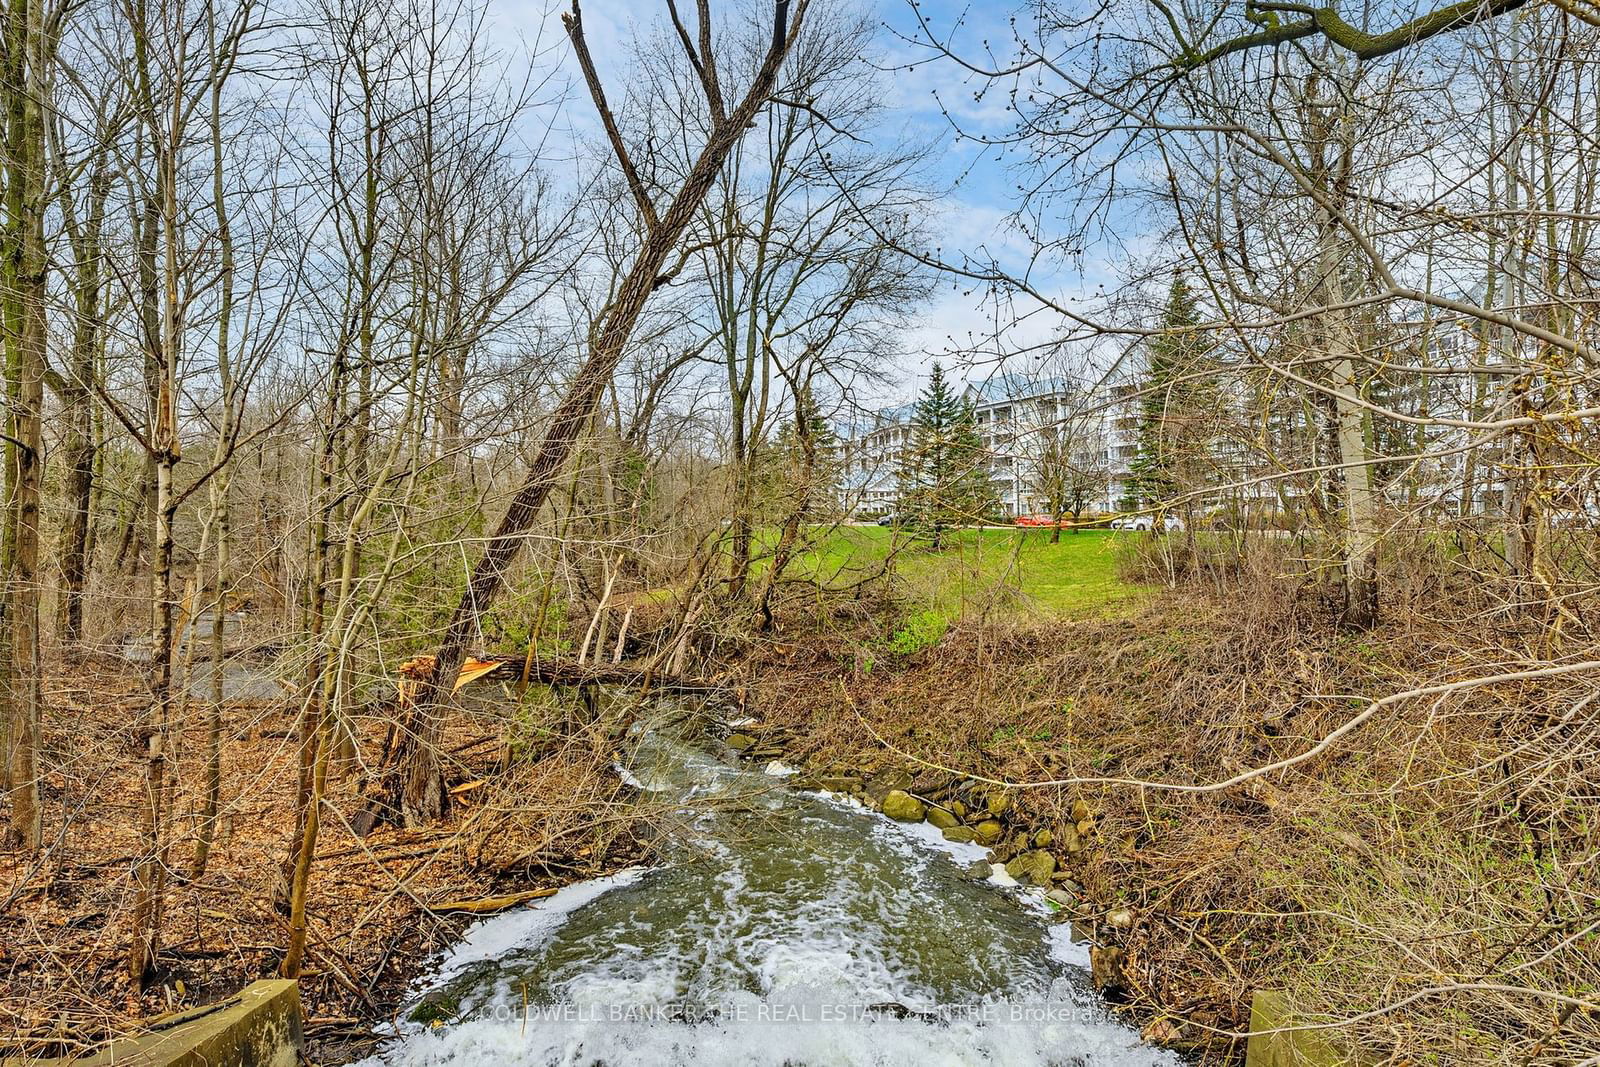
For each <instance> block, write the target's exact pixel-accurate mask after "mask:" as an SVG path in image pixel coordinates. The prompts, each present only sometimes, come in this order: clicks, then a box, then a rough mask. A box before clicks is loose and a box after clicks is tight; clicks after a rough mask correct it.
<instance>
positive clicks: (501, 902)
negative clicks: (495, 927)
mask: <svg viewBox="0 0 1600 1067" xmlns="http://www.w3.org/2000/svg"><path fill="white" fill-rule="evenodd" d="M555 893H556V891H555V890H554V889H530V890H528V891H527V892H526V893H512V894H510V895H509V896H503V897H483V898H482V899H479V900H452V901H449V902H447V903H444V904H429V905H428V910H429V911H436V912H446V911H461V912H467V913H468V914H471V915H492V914H494V913H495V912H497V911H505V910H506V909H507V908H514V907H516V906H517V905H519V904H526V903H528V901H530V900H538V899H540V898H541V897H549V896H554V895H555Z"/></svg>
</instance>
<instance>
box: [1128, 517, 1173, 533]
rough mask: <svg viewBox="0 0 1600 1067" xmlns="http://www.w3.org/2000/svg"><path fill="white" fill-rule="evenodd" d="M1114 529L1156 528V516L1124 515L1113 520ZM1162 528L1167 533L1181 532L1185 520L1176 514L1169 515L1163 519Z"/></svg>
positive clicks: (1144, 529)
mask: <svg viewBox="0 0 1600 1067" xmlns="http://www.w3.org/2000/svg"><path fill="white" fill-rule="evenodd" d="M1111 528H1112V529H1113V530H1139V531H1146V530H1154V529H1155V528H1156V517H1155V516H1154V515H1124V516H1123V517H1122V518H1120V519H1112V520H1111ZM1161 529H1162V530H1164V531H1165V532H1167V533H1179V532H1181V531H1182V530H1183V520H1182V519H1180V518H1178V516H1176V515H1168V516H1166V517H1165V518H1163V519H1161Z"/></svg>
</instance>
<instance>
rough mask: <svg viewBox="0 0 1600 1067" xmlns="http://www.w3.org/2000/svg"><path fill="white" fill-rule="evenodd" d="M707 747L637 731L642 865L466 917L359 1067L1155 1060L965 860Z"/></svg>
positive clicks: (1036, 913) (926, 829)
mask: <svg viewBox="0 0 1600 1067" xmlns="http://www.w3.org/2000/svg"><path fill="white" fill-rule="evenodd" d="M708 747H710V746H709V745H707V744H704V743H691V742H686V741H684V740H682V739H675V738H673V737H671V736H669V735H668V733H667V732H665V731H661V730H657V731H641V732H640V735H639V736H638V737H637V738H636V744H635V746H634V749H633V757H632V766H631V767H628V768H619V771H620V772H621V773H622V774H624V776H626V777H627V778H628V779H629V780H630V782H632V783H633V784H635V785H637V786H638V787H639V788H640V789H641V792H642V793H643V794H647V802H648V801H655V802H657V803H658V804H659V805H660V811H661V814H660V816H659V817H657V818H656V820H655V821H656V822H657V824H658V825H659V826H660V830H661V833H662V835H663V840H662V843H661V849H660V854H661V856H662V861H661V863H660V864H659V866H656V867H653V868H650V869H648V870H631V871H627V872H623V873H621V874H619V875H616V876H613V877H610V878H605V879H599V880H596V881H590V882H584V883H580V884H577V885H572V886H568V887H567V888H565V889H563V890H561V891H560V892H559V893H558V894H556V895H555V896H553V897H550V898H548V899H545V900H542V901H540V902H539V903H538V904H537V905H536V906H533V907H528V908H523V909H519V910H517V911H513V912H508V913H504V914H501V915H497V916H493V917H490V918H487V919H484V920H481V921H479V922H478V923H476V924H474V925H473V926H472V927H471V928H469V929H468V931H467V932H466V934H465V936H464V938H463V939H462V941H461V942H460V943H459V944H457V945H456V946H455V948H454V949H453V950H452V951H450V952H449V953H448V954H447V955H446V956H445V958H444V959H443V961H442V962H441V963H440V964H439V965H438V966H437V968H436V969H435V970H434V971H433V972H432V973H431V974H430V975H429V976H428V977H426V978H425V979H424V980H422V981H421V982H420V983H419V984H418V986H417V987H416V988H417V992H418V994H419V995H418V996H417V997H416V998H415V999H414V1000H413V1001H412V1003H411V1004H410V1005H408V1006H407V1008H406V1009H405V1010H403V1012H402V1014H401V1019H402V1020H403V1021H401V1022H400V1023H399V1024H398V1025H397V1026H396V1027H395V1028H394V1030H393V1032H392V1035H391V1038H390V1040H389V1041H387V1042H386V1043H385V1044H384V1045H383V1046H382V1047H380V1050H379V1051H378V1053H377V1054H376V1055H375V1056H373V1057H372V1058H371V1059H369V1060H367V1061H365V1063H366V1064H367V1065H368V1067H378V1065H389V1067H421V1065H447V1064H450V1065H481V1064H526V1065H545V1064H574V1065H578V1064H582V1065H592V1064H608V1065H616V1067H621V1065H630V1067H631V1065H644V1067H667V1065H675V1064H693V1065H696V1067H720V1065H734V1064H739V1065H750V1067H756V1065H772V1067H778V1065H795V1067H799V1065H811V1067H834V1065H841V1067H842V1065H867V1064H872V1065H884V1067H889V1065H905V1067H940V1065H967V1064H994V1065H1016V1067H1036V1065H1045V1064H1062V1065H1066V1064H1084V1065H1107V1067H1112V1065H1115V1067H1144V1065H1149V1067H1155V1065H1158V1064H1159V1065H1173V1064H1177V1063H1178V1062H1179V1061H1178V1059H1177V1057H1175V1056H1174V1055H1172V1054H1171V1053H1167V1052H1163V1051H1161V1050H1158V1049H1155V1048H1152V1047H1150V1046H1147V1045H1145V1044H1143V1043H1141V1042H1140V1040H1139V1037H1138V1035H1137V1033H1135V1032H1134V1031H1133V1030H1131V1029H1130V1028H1128V1027H1127V1026H1126V1025H1124V1024H1122V1023H1120V1022H1119V1021H1117V1020H1116V1019H1114V1018H1113V1017H1111V1016H1110V1015H1109V1014H1108V1013H1107V1011H1106V1010H1105V1008H1104V1006H1103V1005H1102V1004H1101V1002H1100V1001H1099V999H1098V998H1097V997H1096V996H1095V995H1094V993H1093V992H1092V990H1091V989H1090V987H1089V984H1088V976H1087V970H1086V968H1087V953H1086V951H1085V950H1084V949H1083V948H1082V947H1081V946H1077V945H1073V944H1072V943H1071V941H1070V938H1069V936H1068V925H1067V924H1065V923H1059V922H1053V921H1052V916H1051V915H1050V912H1049V907H1048V905H1047V903H1046V902H1045V901H1044V900H1043V899H1042V898H1040V897H1037V896H1024V895H1023V894H1022V891H1021V890H1019V889H1016V888H1014V887H1007V886H1004V885H1003V884H998V883H1003V882H1005V881H1008V879H1005V878H1004V876H1003V874H1002V873H999V872H993V873H991V875H990V877H988V878H983V877H980V876H981V875H982V874H983V873H984V865H983V863H982V860H983V855H984V850H983V849H982V848H980V847H977V846H974V845H958V844H952V843H949V842H946V841H944V840H943V839H942V838H941V837H940V836H939V834H938V831H936V830H934V829H933V828H932V827H931V826H928V825H927V824H916V825H909V824H898V823H894V822H891V821H889V820H887V819H885V818H883V817H882V816H880V815H878V814H876V813H874V812H871V811H868V810H865V809H863V808H861V807H859V806H857V805H855V804H854V803H853V802H850V801H848V800H845V799H843V798H836V797H832V796H829V795H827V794H819V793H808V792H801V791H798V790H793V789H789V788H787V787H785V785H784V784H783V781H782V774H783V771H784V769H783V768H781V767H779V766H777V765H773V766H771V767H769V768H768V770H770V771H771V772H772V773H762V772H761V770H760V769H759V768H742V767H737V766H732V765H730V764H728V763H726V762H724V761H723V760H722V759H719V758H718V757H717V756H716V755H714V754H712V753H711V752H709V751H707V750H706V749H707V748H708ZM975 861H976V864H975ZM1001 871H1003V869H1001Z"/></svg>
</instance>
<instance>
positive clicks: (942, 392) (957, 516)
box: [900, 363, 996, 548]
mask: <svg viewBox="0 0 1600 1067" xmlns="http://www.w3.org/2000/svg"><path fill="white" fill-rule="evenodd" d="M912 427H913V431H912V441H911V448H910V450H909V451H907V453H906V454H905V455H904V456H903V457H902V458H901V463H900V501H901V507H902V509H903V511H904V514H905V517H906V518H907V519H909V520H910V521H911V522H912V523H914V524H915V525H916V526H918V527H920V528H922V529H925V530H927V531H928V532H929V534H930V535H931V536H932V538H933V547H934V548H939V547H941V546H942V545H943V543H944V531H945V530H947V529H949V528H951V527H953V526H956V527H959V526H963V525H965V524H967V523H971V522H978V521H981V520H982V519H983V518H984V517H986V516H987V515H989V514H991V513H992V512H993V511H994V510H995V506H996V505H995V499H994V488H993V487H992V486H991V485H990V484H989V473H988V470H987V467H986V464H985V459H986V458H987V457H986V455H985V453H984V448H983V440H982V439H981V438H980V437H979V436H978V424H977V418H976V416H975V415H974V414H973V411H972V405H971V404H969V403H967V402H966V401H964V400H963V399H962V398H961V397H959V396H958V395H957V394H956V392H955V390H954V389H953V388H951V386H950V383H949V382H947V381H946V380H945V376H944V368H943V367H941V366H939V364H937V363H935V364H934V365H933V376H932V378H930V379H929V381H928V387H927V389H925V390H924V391H923V393H922V396H921V397H919V398H918V399H917V405H916V408H915V410H914V412H913V414H912Z"/></svg>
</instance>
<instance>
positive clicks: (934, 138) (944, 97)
mask: <svg viewBox="0 0 1600 1067" xmlns="http://www.w3.org/2000/svg"><path fill="white" fill-rule="evenodd" d="M488 2H489V11H488V16H489V22H490V29H491V35H492V36H491V41H492V42H493V47H495V48H496V49H497V50H499V51H500V52H501V54H502V57H503V58H504V59H505V61H506V63H507V65H508V67H510V68H511V69H513V70H516V69H518V68H523V69H525V68H526V65H527V63H528V62H529V57H530V55H532V56H537V57H538V58H536V59H535V60H534V62H535V64H536V66H537V67H539V68H542V69H545V70H552V69H553V70H554V71H555V73H556V77H555V78H554V79H553V81H552V82H551V86H552V88H553V89H554V88H556V87H560V86H565V87H566V88H567V91H568V92H569V94H570V95H569V98H568V106H566V107H564V108H561V109H559V111H558V110H556V109H550V110H549V111H548V112H547V113H546V114H547V115H548V116H551V117H550V118H547V119H546V121H553V122H554V124H555V127H556V129H555V130H554V131H553V132H554V136H553V138H552V141H553V142H556V143H572V142H573V141H574V140H576V139H577V138H578V137H581V136H588V135H590V134H591V133H594V132H597V125H596V124H595V122H594V113H593V108H592V106H591V105H590V103H589V101H588V99H587V95H586V94H584V93H583V92H582V89H581V85H579V84H578V82H577V80H576V71H575V65H574V64H572V62H571V60H570V56H569V52H570V49H569V47H568V45H567V42H566V39H565V36H564V33H563V32H562V29H561V26H560V22H559V14H558V13H559V11H561V10H564V9H565V7H566V5H565V3H560V4H546V3H543V2H540V3H521V2H517V0H488ZM842 2H850V0H842ZM855 2H859V3H862V4H863V5H865V6H866V9H867V10H868V11H870V12H871V14H872V15H873V17H874V20H875V21H876V22H878V23H879V24H880V31H879V34H878V54H877V55H876V56H875V57H874V59H875V63H876V65H877V66H879V67H880V69H881V72H882V73H881V82H882V87H883V91H884V92H885V93H886V98H885V103H886V105H887V106H886V107H885V109H884V112H883V120H882V127H881V130H880V131H879V132H880V135H881V137H882V139H883V140H884V142H885V143H894V142H899V141H902V140H905V139H908V138H909V139H912V140H915V141H917V142H928V143H932V144H933V145H934V146H935V150H934V152H933V153H932V154H931V156H930V158H929V161H928V175H927V177H928V179H929V180H930V181H931V182H932V183H933V184H935V185H937V186H939V187H941V188H943V189H945V190H946V200H945V202H944V205H943V209H942V212H941V215H940V217H938V218H937V219H936V220H934V223H933V228H934V230H935V232H936V234H937V243H938V246H939V249H940V253H941V255H943V256H944V257H945V258H947V259H958V258H959V257H960V255H961V254H962V253H963V252H975V251H977V250H980V249H981V250H985V251H986V252H987V253H988V254H991V255H993V256H995V257H997V258H999V259H1000V260H1001V261H1002V262H1003V263H1007V264H1014V265H1017V266H1021V265H1022V264H1024V263H1025V262H1026V257H1027V252H1028V250H1029V246H1028V245H1027V244H1026V243H1025V242H1024V241H1023V240H1022V239H1021V238H1020V237H1019V236H1018V235H1017V234H1016V233H1015V232H1014V230H1013V229H1012V228H1011V227H1010V226H1009V225H1007V223H1006V218H1007V216H1008V214H1009V213H1010V212H1011V211H1012V210H1013V209H1014V208H1015V207H1016V200H1015V196H1016V186H1017V184H1018V180H1019V176H1018V174H1017V173H1016V171H1015V167H1016V164H1017V161H1016V160H1015V159H1010V158H1007V157H1006V156H1004V155H1002V154H1001V153H1000V151H999V150H998V149H996V148H994V147H992V146H984V145H982V144H980V143H979V142H977V141H976V140H973V139H971V138H963V137H961V136H960V135H959V134H958V133H957V131H956V130H955V129H954V128H953V127H952V123H951V120H950V118H947V117H946V115H945V114H944V113H943V112H942V111H941V106H942V107H943V108H945V109H948V111H949V114H950V115H951V116H953V117H954V118H955V121H956V122H957V123H958V124H959V125H960V126H961V127H962V128H964V129H966V130H967V131H969V132H972V133H988V134H991V135H992V134H996V133H1000V132H1002V131H1004V130H1005V129H1006V128H1007V126H1008V122H1009V119H1008V116H1007V113H1006V111H1005V106H1004V97H1003V94H999V93H991V94H987V95H986V96H985V97H984V98H983V99H976V98H975V95H974V89H975V88H977V86H976V84H975V83H972V82H970V81H969V80H967V79H966V78H965V77H964V76H963V74H962V72H961V71H960V70H959V69H958V68H956V67H955V65H954V64H952V63H950V62H948V61H946V60H934V61H931V62H930V61H928V60H929V53H928V52H927V51H926V50H924V49H919V48H917V47H915V46H914V45H913V44H911V43H908V42H907V41H904V40H901V39H900V37H902V36H905V37H914V36H915V34H916V26H917V23H916V19H915V17H914V16H913V13H912V9H911V7H910V5H909V2H908V0H855ZM692 6H693V5H692V4H691V5H689V7H690V8H691V9H692ZM762 6H763V7H765V4H762ZM729 7H730V5H728V4H726V3H725V4H723V5H722V6H721V7H720V8H719V10H724V11H726V10H728V9H729ZM920 10H921V12H922V15H923V17H924V18H926V19H927V20H928V22H929V24H930V25H931V26H932V27H933V29H934V31H935V32H939V33H944V32H948V31H951V30H952V29H954V28H955V27H956V24H957V20H958V18H960V17H962V16H963V14H964V20H963V23H962V25H961V26H960V28H959V29H955V40H956V41H957V42H959V44H960V46H961V47H962V48H963V50H976V49H978V48H981V43H982V41H983V40H985V39H994V40H996V41H1001V40H1003V39H1005V38H1006V37H1007V36H1008V34H1009V16H1010V12H1011V8H1010V6H1009V5H1006V4H1004V3H1001V4H997V5H995V6H992V7H986V6H985V5H982V4H977V5H974V4H970V3H966V2H952V0H921V3H920ZM664 12H665V4H664V3H658V2H656V0H632V2H628V0H584V3H583V18H584V26H585V31H586V35H587V37H588V39H589V42H590V46H591V49H592V51H593V52H594V53H595V57H596V62H597V65H598V66H599V67H600V69H601V74H602V77H603V78H604V79H605V80H606V82H607V84H608V85H611V86H618V87H619V89H618V91H617V92H616V94H615V95H614V96H613V101H612V102H613V104H616V103H617V98H618V97H620V95H621V93H620V86H622V85H623V84H624V83H625V69H626V62H627V57H628V56H629V54H630V52H631V47H630V45H631V42H632V40H633V38H634V36H635V34H636V33H642V32H643V31H645V30H647V29H648V28H649V24H650V23H651V22H652V21H653V20H655V19H656V18H658V17H661V16H663V15H664ZM547 95H548V94H547ZM1086 253H1087V254H1086V255H1085V257H1084V267H1083V268H1082V269H1081V271H1080V270H1079V269H1077V268H1075V267H1071V266H1068V265H1064V264H1053V263H1052V264H1045V265H1043V266H1035V268H1034V269H1033V272H1032V275H1031V277H1032V279H1033V281H1034V283H1035V284H1036V285H1039V286H1040V287H1041V288H1042V289H1045V290H1047V291H1049V292H1051V293H1052V294H1054V295H1056V296H1057V297H1059V298H1060V299H1063V300H1071V299H1073V298H1075V297H1076V298H1080V299H1081V298H1087V297H1089V296H1091V295H1092V294H1093V293H1094V292H1095V291H1096V289H1097V287H1098V286H1101V285H1104V286H1106V287H1107V288H1109V287H1110V286H1111V285H1112V281H1113V276H1114V267H1113V265H1112V264H1111V262H1110V261H1109V259H1108V251H1107V250H1103V249H1094V248H1091V249H1088V250H1086ZM970 289H971V287H970V286H966V285H961V284H952V283H950V282H945V283H943V284H941V285H940V286H939V288H938V289H937V291H936V293H935V296H934V298H933V300H932V302H931V304H930V305H929V307H928V308H926V309H925V311H924V312H923V313H922V314H919V315H918V317H917V321H918V326H917V327H915V328H914V329H913V330H912V331H911V332H910V333H909V334H908V335H907V336H906V338H905V341H906V345H907V348H908V349H909V350H910V351H911V353H912V354H911V355H909V356H908V357H907V358H906V360H905V365H904V366H902V367H900V368H897V373H895V374H892V375H891V376H890V379H891V382H892V384H891V385H889V386H886V387H885V388H884V391H883V395H882V397H881V399H882V400H883V401H885V402H890V401H898V400H902V399H905V398H908V397H909V396H911V395H912V394H914V392H915V391H916V390H917V389H918V388H919V387H920V385H921V382H922V381H923V379H924V378H925V375H926V373H927V370H928V368H929V367H930V366H931V364H932V362H933V361H934V360H935V359H939V360H941V361H942V362H944V363H945V364H946V366H951V365H952V364H960V363H962V362H963V359H962V353H970V352H971V351H972V350H974V349H976V350H977V355H976V357H975V358H976V360H977V365H976V366H975V367H974V368H973V370H972V374H973V375H974V376H976V377H981V376H983V375H984V374H985V373H988V372H989V371H991V370H993V369H994V367H995V365H996V362H997V359H998V357H1000V356H1001V355H1003V354H1006V353H1010V352H1014V351H1016V350H1018V349H1023V348H1030V347H1033V346H1038V345H1040V344H1041V343H1042V342H1045V341H1048V340H1049V339H1050V338H1051V337H1053V336H1054V335H1055V333H1056V329H1057V319H1056V317H1055V316H1054V314H1053V313H1050V312H1044V313H1042V314H1035V315H1031V316H1029V317H1028V318H1026V319H1025V320H1024V321H1023V322H1022V323H1020V324H1019V325H1014V326H1012V327H1011V328H1009V329H1008V330H1006V331H1005V332H1004V334H1003V335H1002V336H1001V337H1000V339H999V341H998V343H997V342H996V341H995V339H994V337H995V330H996V325H997V321H998V322H1009V321H1010V319H1011V315H1012V313H1011V312H1010V311H1006V310H999V311H997V309H996V308H995V307H994V306H993V304H992V303H986V302H985V301H984V300H983V298H982V295H981V294H979V293H975V292H972V291H970ZM997 315H998V319H997ZM969 358H973V357H969ZM1037 362H1038V360H1037V357H1034V356H1030V355H1023V356H1017V357H1008V358H1007V359H1006V368H1007V370H1009V371H1013V372H1015V371H1019V370H1023V369H1024V368H1028V367H1031V366H1034V365H1037Z"/></svg>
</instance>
